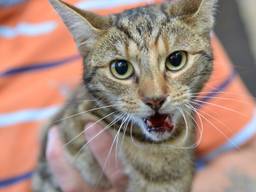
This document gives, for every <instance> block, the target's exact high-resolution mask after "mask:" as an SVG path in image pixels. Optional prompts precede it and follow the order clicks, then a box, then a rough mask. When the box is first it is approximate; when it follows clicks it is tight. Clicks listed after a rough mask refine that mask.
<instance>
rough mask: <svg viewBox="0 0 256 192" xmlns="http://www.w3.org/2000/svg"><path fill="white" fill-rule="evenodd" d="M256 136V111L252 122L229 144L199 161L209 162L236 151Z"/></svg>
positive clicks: (231, 139) (230, 140)
mask: <svg viewBox="0 0 256 192" xmlns="http://www.w3.org/2000/svg"><path fill="white" fill-rule="evenodd" d="M255 134H256V110H255V111H254V114H253V117H252V119H251V120H250V122H249V123H248V124H247V125H246V126H245V127H244V128H243V129H242V130H241V131H240V132H239V133H237V134H236V135H235V136H233V138H230V139H229V141H228V142H227V143H225V144H224V145H222V146H221V147H219V148H217V149H215V150H214V151H212V152H210V153H209V154H207V155H206V156H204V157H202V158H200V159H199V161H202V162H206V163H207V162H209V161H211V160H213V159H215V158H216V157H218V156H219V155H220V154H222V153H224V152H227V151H230V150H232V149H235V148H236V147H239V146H241V145H243V144H245V143H246V142H247V141H248V140H250V139H251V138H252V137H253V136H254V135H255Z"/></svg>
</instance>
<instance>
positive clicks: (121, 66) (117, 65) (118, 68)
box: [115, 60, 129, 75]
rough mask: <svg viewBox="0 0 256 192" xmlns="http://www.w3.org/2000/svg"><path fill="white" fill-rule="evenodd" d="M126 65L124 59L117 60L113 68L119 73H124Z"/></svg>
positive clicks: (126, 68) (126, 69)
mask: <svg viewBox="0 0 256 192" xmlns="http://www.w3.org/2000/svg"><path fill="white" fill-rule="evenodd" d="M128 67H129V66H128V63H127V61H125V60H119V61H116V63H115V69H116V72H117V73H118V74H119V75H125V74H126V73H127V71H128Z"/></svg>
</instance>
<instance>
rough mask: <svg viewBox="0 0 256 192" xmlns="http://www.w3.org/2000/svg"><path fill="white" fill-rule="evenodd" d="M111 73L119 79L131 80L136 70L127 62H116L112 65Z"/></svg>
mask: <svg viewBox="0 0 256 192" xmlns="http://www.w3.org/2000/svg"><path fill="white" fill-rule="evenodd" d="M110 71H111V73H112V75H113V76H114V77H116V78H117V79H121V80H125V79H129V78H130V77H131V76H132V75H133V74H134V68H133V66H132V64H131V63H129V62H128V61H126V60H114V61H112V62H111V64H110Z"/></svg>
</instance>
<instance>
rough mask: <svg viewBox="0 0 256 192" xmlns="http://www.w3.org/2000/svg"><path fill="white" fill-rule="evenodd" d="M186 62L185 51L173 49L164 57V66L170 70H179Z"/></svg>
mask: <svg viewBox="0 0 256 192" xmlns="http://www.w3.org/2000/svg"><path fill="white" fill-rule="evenodd" d="M186 64H187V52H185V51H175V52H173V53H172V54H170V55H169V56H168V57H167V59H166V68H167V69H168V70H170V71H174V72H175V71H179V70H181V69H182V68H183V67H184V66H185V65H186Z"/></svg>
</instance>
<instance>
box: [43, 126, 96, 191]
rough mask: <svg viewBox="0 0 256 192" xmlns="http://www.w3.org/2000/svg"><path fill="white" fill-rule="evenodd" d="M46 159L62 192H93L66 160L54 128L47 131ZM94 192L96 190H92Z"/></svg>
mask: <svg viewBox="0 0 256 192" xmlns="http://www.w3.org/2000/svg"><path fill="white" fill-rule="evenodd" d="M46 151H47V152H46V157H47V160H48V162H49V166H50V168H51V171H52V173H53V175H54V177H55V178H56V180H57V182H58V184H59V185H60V187H61V189H62V190H63V191H67V192H68V191H79V192H81V191H86V192H87V191H93V190H94V189H92V188H90V187H89V186H88V185H86V184H85V181H84V180H83V179H82V178H81V176H80V174H79V172H78V171H77V170H76V169H75V168H74V167H73V166H72V165H71V163H70V162H69V161H68V160H67V156H66V154H65V152H64V149H63V145H62V143H61V139H60V136H59V134H58V130H57V128H56V127H54V128H52V129H51V130H50V131H49V135H48V143H47V150H46ZM94 191H96V190H94Z"/></svg>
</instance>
